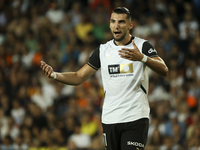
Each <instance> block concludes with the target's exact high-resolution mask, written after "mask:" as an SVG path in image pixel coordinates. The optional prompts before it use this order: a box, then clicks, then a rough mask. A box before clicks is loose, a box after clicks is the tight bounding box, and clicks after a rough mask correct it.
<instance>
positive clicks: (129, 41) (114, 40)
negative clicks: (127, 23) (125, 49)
mask: <svg viewBox="0 0 200 150" xmlns="http://www.w3.org/2000/svg"><path fill="white" fill-rule="evenodd" d="M134 38H135V37H134V36H132V37H131V39H130V41H129V42H128V43H126V44H125V45H128V44H130V43H131V42H132V40H133V39H134ZM113 42H114V44H115V45H116V46H118V45H117V44H116V43H115V40H113Z"/></svg>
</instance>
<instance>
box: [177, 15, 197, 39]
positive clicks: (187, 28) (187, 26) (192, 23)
mask: <svg viewBox="0 0 200 150" xmlns="http://www.w3.org/2000/svg"><path fill="white" fill-rule="evenodd" d="M198 27H199V24H198V22H197V21H196V20H195V19H194V18H193V16H192V14H191V12H186V13H185V14H184V20H183V21H182V22H181V23H179V32H180V38H181V39H186V38H194V34H195V31H196V30H197V29H198Z"/></svg>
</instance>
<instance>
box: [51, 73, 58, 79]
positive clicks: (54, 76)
mask: <svg viewBox="0 0 200 150" xmlns="http://www.w3.org/2000/svg"><path fill="white" fill-rule="evenodd" d="M51 78H52V79H54V80H56V78H57V74H56V72H53V77H51Z"/></svg>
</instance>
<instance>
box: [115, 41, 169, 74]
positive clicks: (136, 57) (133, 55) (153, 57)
mask: <svg viewBox="0 0 200 150" xmlns="http://www.w3.org/2000/svg"><path fill="white" fill-rule="evenodd" d="M132 44H133V46H134V49H127V48H122V49H121V50H119V55H120V56H121V57H122V58H125V59H129V60H132V61H142V60H143V58H146V59H144V60H145V62H144V63H145V65H147V66H148V67H149V68H151V69H152V70H153V71H155V72H156V73H158V74H160V75H162V76H167V75H168V67H167V66H166V64H165V62H164V61H163V59H162V58H160V57H159V56H158V54H157V51H156V50H155V49H154V47H153V46H152V45H151V44H150V43H149V42H145V43H144V44H143V47H142V53H141V52H140V51H139V49H138V47H137V46H136V45H135V42H134V40H133V41H132ZM144 60H143V61H144Z"/></svg>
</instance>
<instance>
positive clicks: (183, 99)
mask: <svg viewBox="0 0 200 150" xmlns="http://www.w3.org/2000/svg"><path fill="white" fill-rule="evenodd" d="M118 6H125V7H127V8H129V9H130V11H131V13H132V14H133V16H132V17H133V21H134V30H133V31H131V32H132V33H133V35H135V36H139V37H141V38H145V39H148V40H149V41H150V42H151V43H152V45H154V47H155V48H156V49H157V51H158V54H159V56H160V57H162V58H163V59H164V60H165V62H166V64H167V65H168V67H169V70H170V71H169V75H168V77H166V78H163V77H161V76H159V75H157V74H155V73H153V72H150V73H149V74H150V84H149V95H148V97H149V102H150V107H151V115H150V128H149V134H148V142H147V146H146V150H157V149H158V150H166V149H171V148H172V149H174V150H178V149H190V150H196V149H198V150H199V149H200V59H199V57H200V27H199V23H200V1H199V0H124V1H120V0H81V1H75V0H57V1H51V0H1V1H0V149H1V150H7V149H9V148H10V149H12V150H13V149H19V147H21V149H23V150H26V149H29V150H52V149H55V150H65V149H68V150H76V149H96V150H97V149H98V150H100V149H104V144H103V139H102V138H103V137H102V128H101V122H100V116H101V106H102V101H103V90H102V83H101V80H100V74H99V72H98V73H97V74H96V75H95V76H93V77H91V78H90V79H89V80H87V81H86V82H85V83H83V84H82V85H80V86H77V87H73V86H67V85H63V84H61V83H57V82H55V81H53V80H51V79H48V78H46V77H45V76H44V75H43V72H42V71H41V69H40V67H39V63H40V60H44V61H46V62H47V63H48V64H50V65H52V67H53V68H54V71H58V72H60V71H76V70H78V69H79V68H80V67H81V66H83V65H84V64H85V63H86V62H87V60H88V57H89V56H90V54H91V53H92V51H93V50H94V49H95V48H96V47H97V46H98V45H99V43H104V42H106V41H107V40H109V39H111V38H112V35H111V34H110V31H109V16H110V13H111V11H112V9H113V8H116V7H118Z"/></svg>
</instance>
